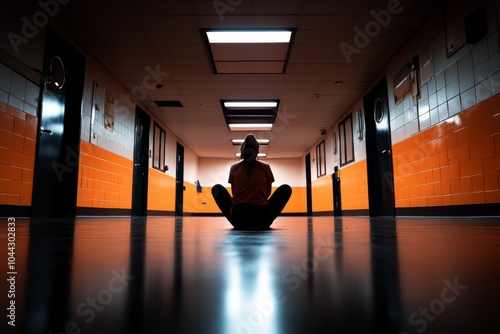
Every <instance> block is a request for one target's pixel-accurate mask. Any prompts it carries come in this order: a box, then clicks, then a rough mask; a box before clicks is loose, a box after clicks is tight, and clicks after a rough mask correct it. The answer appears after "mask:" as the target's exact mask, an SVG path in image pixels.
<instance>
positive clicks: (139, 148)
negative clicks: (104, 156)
mask: <svg viewBox="0 0 500 334" xmlns="http://www.w3.org/2000/svg"><path fill="white" fill-rule="evenodd" d="M150 127H151V116H149V115H148V114H147V113H146V112H145V111H144V110H142V109H141V108H140V107H139V106H136V108H135V124H134V166H133V181H132V208H131V216H132V217H146V216H147V214H148V175H149V132H150V131H149V130H150Z"/></svg>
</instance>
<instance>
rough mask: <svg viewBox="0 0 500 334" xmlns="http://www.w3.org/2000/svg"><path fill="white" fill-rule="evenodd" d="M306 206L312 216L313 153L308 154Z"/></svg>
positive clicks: (308, 213)
mask: <svg viewBox="0 0 500 334" xmlns="http://www.w3.org/2000/svg"><path fill="white" fill-rule="evenodd" d="M306 201H307V203H306V206H307V215H308V216H312V189H311V154H310V153H307V155H306Z"/></svg>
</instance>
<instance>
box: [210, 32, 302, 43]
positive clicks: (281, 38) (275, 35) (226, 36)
mask: <svg viewBox="0 0 500 334" xmlns="http://www.w3.org/2000/svg"><path fill="white" fill-rule="evenodd" d="M206 33H207V37H208V41H209V42H210V43H289V42H290V39H291V37H292V32H291V31H289V30H281V31H277V30H268V31H264V30H259V31H243V30H242V31H207V32H206Z"/></svg>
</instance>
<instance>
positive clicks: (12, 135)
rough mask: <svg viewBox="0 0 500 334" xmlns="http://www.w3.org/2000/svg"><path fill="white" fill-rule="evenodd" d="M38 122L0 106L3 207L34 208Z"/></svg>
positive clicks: (1, 195) (9, 108) (17, 111)
mask: <svg viewBox="0 0 500 334" xmlns="http://www.w3.org/2000/svg"><path fill="white" fill-rule="evenodd" d="M37 122H38V119H37V118H36V117H34V116H32V115H30V114H26V113H25V112H23V111H20V110H17V109H15V108H13V107H11V106H8V105H6V104H3V103H0V204H7V205H26V206H30V205H31V196H32V189H33V170H34V166H35V149H36V131H37Z"/></svg>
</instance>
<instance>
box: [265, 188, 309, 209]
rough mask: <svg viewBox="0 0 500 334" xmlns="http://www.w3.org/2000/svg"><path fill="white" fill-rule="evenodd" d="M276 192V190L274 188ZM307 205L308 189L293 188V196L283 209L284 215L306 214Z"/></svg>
mask: <svg viewBox="0 0 500 334" xmlns="http://www.w3.org/2000/svg"><path fill="white" fill-rule="evenodd" d="M274 190H276V188H273V191H274ZM306 204H307V201H306V187H292V196H291V197H290V200H288V203H287V204H286V206H285V208H284V209H283V213H305V212H306V211H307V207H306Z"/></svg>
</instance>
